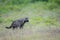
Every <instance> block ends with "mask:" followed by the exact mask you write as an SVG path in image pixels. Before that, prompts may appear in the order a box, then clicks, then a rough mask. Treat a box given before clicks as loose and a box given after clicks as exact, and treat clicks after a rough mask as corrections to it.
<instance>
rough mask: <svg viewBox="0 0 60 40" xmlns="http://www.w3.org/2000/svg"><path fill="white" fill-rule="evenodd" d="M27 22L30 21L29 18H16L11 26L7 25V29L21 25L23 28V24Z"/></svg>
mask: <svg viewBox="0 0 60 40" xmlns="http://www.w3.org/2000/svg"><path fill="white" fill-rule="evenodd" d="M26 22H29V19H28V18H22V19H19V20H15V21H13V22H12V24H11V26H10V27H6V28H7V29H10V28H13V29H15V28H18V27H19V28H20V29H21V28H23V26H24V24H25V23H26Z"/></svg>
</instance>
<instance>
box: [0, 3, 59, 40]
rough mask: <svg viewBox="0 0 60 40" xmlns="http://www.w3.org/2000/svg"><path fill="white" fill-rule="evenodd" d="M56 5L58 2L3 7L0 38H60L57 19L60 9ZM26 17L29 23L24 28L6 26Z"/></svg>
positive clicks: (51, 39) (50, 39) (0, 19)
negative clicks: (13, 28)
mask: <svg viewBox="0 0 60 40" xmlns="http://www.w3.org/2000/svg"><path fill="white" fill-rule="evenodd" d="M50 7H52V8H50ZM56 7H57V6H56V4H54V3H53V4H52V3H48V4H47V3H46V2H35V3H30V4H26V6H24V5H23V4H22V5H6V6H3V7H1V8H0V9H1V15H0V16H1V17H0V40H60V38H59V37H60V33H59V31H60V30H59V29H60V22H59V21H58V19H57V16H58V15H59V14H58V13H59V12H60V11H59V10H60V9H58V8H56ZM56 9H57V10H56ZM57 14H58V15H57ZM24 17H28V18H29V23H26V24H25V25H24V28H23V29H15V30H12V29H6V28H5V27H6V26H8V27H9V26H10V25H11V23H12V21H14V20H16V19H20V18H24ZM57 30H58V32H56V31H57Z"/></svg>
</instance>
